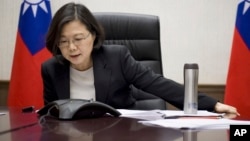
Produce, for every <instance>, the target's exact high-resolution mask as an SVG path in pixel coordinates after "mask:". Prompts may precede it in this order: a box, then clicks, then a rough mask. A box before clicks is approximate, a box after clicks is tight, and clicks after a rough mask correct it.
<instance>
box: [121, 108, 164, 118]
mask: <svg viewBox="0 0 250 141" xmlns="http://www.w3.org/2000/svg"><path fill="white" fill-rule="evenodd" d="M118 111H119V112H120V113H121V116H120V117H129V118H136V119H143V120H157V119H163V118H164V117H165V114H163V113H161V112H160V111H161V110H126V109H118Z"/></svg>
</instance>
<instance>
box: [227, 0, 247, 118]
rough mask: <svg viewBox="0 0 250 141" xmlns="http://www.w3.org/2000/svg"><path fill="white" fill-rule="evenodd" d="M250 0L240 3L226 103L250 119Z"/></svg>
mask: <svg viewBox="0 0 250 141" xmlns="http://www.w3.org/2000/svg"><path fill="white" fill-rule="evenodd" d="M249 99H250V1H249V0H241V1H240V3H239V5H238V10H237V17H236V26H235V31H234V38H233V44H232V50H231V58H230V64H229V71H228V76H227V82H226V90H225V97H224V103H226V104H229V105H232V106H235V107H236V108H237V109H238V112H239V113H240V115H241V116H240V117H239V118H240V119H250V102H249Z"/></svg>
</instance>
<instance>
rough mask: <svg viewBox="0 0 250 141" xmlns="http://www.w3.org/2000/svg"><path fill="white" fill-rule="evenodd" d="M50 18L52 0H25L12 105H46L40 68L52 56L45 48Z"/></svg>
mask: <svg viewBox="0 0 250 141" xmlns="http://www.w3.org/2000/svg"><path fill="white" fill-rule="evenodd" d="M50 21H51V8H50V1H49V0H24V1H23V3H22V4H21V9H20V16H19V23H18V31H17V36H16V46H15V52H14V57H13V66H12V72H11V79H10V86H9V94H8V106H11V107H27V106H35V108H41V107H42V106H43V85H42V78H41V70H40V68H41V63H42V62H43V61H45V60H46V59H48V58H49V57H51V54H50V53H49V51H48V50H47V49H46V47H45V37H46V33H47V31H48V27H49V24H50Z"/></svg>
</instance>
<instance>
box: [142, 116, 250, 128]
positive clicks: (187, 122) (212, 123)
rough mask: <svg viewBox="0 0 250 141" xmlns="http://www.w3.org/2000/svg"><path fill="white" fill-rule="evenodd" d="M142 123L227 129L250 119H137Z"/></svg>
mask: <svg viewBox="0 0 250 141" xmlns="http://www.w3.org/2000/svg"><path fill="white" fill-rule="evenodd" d="M139 122H140V123H142V124H144V125H150V126H161V127H167V128H178V129H229V128H230V125H250V121H242V120H230V119H223V118H222V119H204V118H202V119H198V118H194V119H190V118H187V119H183V118H181V119H161V120H152V121H139Z"/></svg>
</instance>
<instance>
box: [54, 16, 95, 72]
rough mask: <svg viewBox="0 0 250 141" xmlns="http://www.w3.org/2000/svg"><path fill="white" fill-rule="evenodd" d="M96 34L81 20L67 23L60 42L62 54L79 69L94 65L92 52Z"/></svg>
mask: <svg viewBox="0 0 250 141" xmlns="http://www.w3.org/2000/svg"><path fill="white" fill-rule="evenodd" d="M94 40H95V35H92V34H91V33H90V32H89V31H88V30H87V28H86V26H85V25H84V24H82V23H81V22H80V21H79V20H74V21H72V22H69V23H67V24H65V25H64V26H63V28H62V33H61V37H60V40H59V43H58V46H59V49H60V50H61V53H62V55H63V56H64V58H66V59H67V60H68V61H69V62H70V63H71V66H72V67H73V68H75V69H77V70H86V69H88V68H89V67H90V66H92V58H91V52H92V50H93V45H94Z"/></svg>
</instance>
